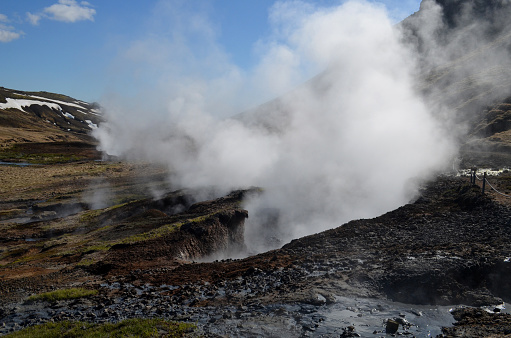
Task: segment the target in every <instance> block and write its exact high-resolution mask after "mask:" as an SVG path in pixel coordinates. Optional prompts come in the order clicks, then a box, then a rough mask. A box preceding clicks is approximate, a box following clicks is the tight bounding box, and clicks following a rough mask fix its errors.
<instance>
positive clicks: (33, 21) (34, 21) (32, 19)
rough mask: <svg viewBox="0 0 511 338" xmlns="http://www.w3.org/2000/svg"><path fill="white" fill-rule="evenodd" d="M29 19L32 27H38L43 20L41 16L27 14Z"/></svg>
mask: <svg viewBox="0 0 511 338" xmlns="http://www.w3.org/2000/svg"><path fill="white" fill-rule="evenodd" d="M27 19H28V21H29V22H30V23H31V24H32V25H34V26H37V25H38V24H39V20H41V15H39V14H32V13H29V12H27Z"/></svg>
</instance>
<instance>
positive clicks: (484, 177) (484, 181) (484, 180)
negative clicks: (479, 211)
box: [483, 172, 486, 194]
mask: <svg viewBox="0 0 511 338" xmlns="http://www.w3.org/2000/svg"><path fill="white" fill-rule="evenodd" d="M485 187H486V172H484V176H483V194H484V188H485Z"/></svg>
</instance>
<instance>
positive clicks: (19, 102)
mask: <svg viewBox="0 0 511 338" xmlns="http://www.w3.org/2000/svg"><path fill="white" fill-rule="evenodd" d="M102 121H103V118H102V114H101V111H100V107H99V105H98V104H95V103H93V104H90V103H87V102H83V101H80V100H77V99H74V98H72V97H69V96H65V95H61V94H54V93H48V92H24V91H20V90H13V89H7V88H3V87H0V145H2V146H6V145H9V144H13V143H24V142H92V141H93V138H92V137H91V136H90V133H91V131H92V130H93V129H95V128H97V127H98V125H99V124H100V123H101V122H102Z"/></svg>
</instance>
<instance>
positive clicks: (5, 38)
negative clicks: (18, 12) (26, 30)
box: [0, 26, 21, 42]
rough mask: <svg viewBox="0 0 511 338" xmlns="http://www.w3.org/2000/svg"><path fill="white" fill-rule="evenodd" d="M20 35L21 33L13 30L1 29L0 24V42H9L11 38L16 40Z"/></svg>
mask: <svg viewBox="0 0 511 338" xmlns="http://www.w3.org/2000/svg"><path fill="white" fill-rule="evenodd" d="M20 36H21V33H18V32H13V31H11V30H8V29H3V28H2V27H1V26H0V42H11V41H12V40H16V39H18V38H19V37H20Z"/></svg>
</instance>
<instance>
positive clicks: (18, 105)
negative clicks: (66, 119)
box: [0, 98, 62, 113]
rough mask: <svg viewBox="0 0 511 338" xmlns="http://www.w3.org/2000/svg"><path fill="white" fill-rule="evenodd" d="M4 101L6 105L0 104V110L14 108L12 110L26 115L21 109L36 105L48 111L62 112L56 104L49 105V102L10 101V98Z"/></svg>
mask: <svg viewBox="0 0 511 338" xmlns="http://www.w3.org/2000/svg"><path fill="white" fill-rule="evenodd" d="M5 100H6V101H7V103H0V109H8V108H14V109H19V110H21V111H23V112H25V113H26V111H25V110H24V109H23V107H30V106H32V105H34V104H36V105H39V106H48V107H49V108H50V109H56V110H62V108H61V107H60V106H59V105H58V104H56V103H49V102H44V101H36V100H22V99H11V98H6V99H5Z"/></svg>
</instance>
